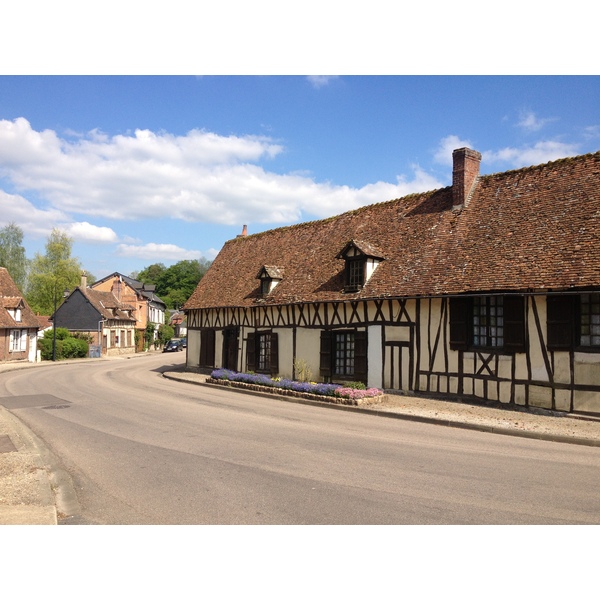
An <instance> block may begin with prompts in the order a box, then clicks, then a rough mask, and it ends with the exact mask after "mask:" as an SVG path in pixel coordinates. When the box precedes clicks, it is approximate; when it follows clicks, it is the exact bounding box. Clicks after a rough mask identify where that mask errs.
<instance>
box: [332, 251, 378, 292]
mask: <svg viewBox="0 0 600 600" xmlns="http://www.w3.org/2000/svg"><path fill="white" fill-rule="evenodd" d="M336 258H340V259H343V260H344V261H345V262H346V267H345V269H344V292H346V293H353V292H358V291H359V290H361V289H362V288H363V287H364V286H365V284H366V283H367V281H369V278H370V277H371V275H373V273H374V272H375V269H376V268H377V265H379V263H380V262H381V261H382V260H384V259H383V256H382V254H381V252H379V251H378V250H377V249H376V248H374V247H373V246H371V245H370V244H367V243H365V242H357V241H355V240H352V241H350V242H348V243H347V244H346V246H345V247H344V249H343V250H342V251H341V252H340V253H339V254H338V255H337V257H336Z"/></svg>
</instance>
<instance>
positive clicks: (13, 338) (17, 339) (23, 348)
mask: <svg viewBox="0 0 600 600" xmlns="http://www.w3.org/2000/svg"><path fill="white" fill-rule="evenodd" d="M8 351H9V352H27V332H26V331H23V330H22V329H11V330H10V340H9V348H8Z"/></svg>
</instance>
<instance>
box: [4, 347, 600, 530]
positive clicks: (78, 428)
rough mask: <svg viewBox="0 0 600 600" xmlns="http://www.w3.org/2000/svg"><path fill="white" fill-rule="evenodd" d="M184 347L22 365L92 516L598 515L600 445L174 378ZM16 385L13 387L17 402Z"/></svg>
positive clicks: (552, 519) (561, 519)
mask: <svg viewBox="0 0 600 600" xmlns="http://www.w3.org/2000/svg"><path fill="white" fill-rule="evenodd" d="M183 360H184V356H182V355H181V354H164V355H163V354H160V355H150V356H137V357H134V358H131V359H123V360H113V361H97V362H96V361H94V362H85V363H82V364H68V365H67V364H65V365H54V366H53V367H52V368H38V369H28V370H24V371H14V372H11V373H7V374H6V375H5V376H4V377H3V378H2V383H0V396H3V403H4V404H5V406H7V407H8V408H9V409H10V410H11V411H13V412H14V414H16V415H17V416H18V417H19V418H20V419H21V420H22V421H23V422H25V423H26V424H27V425H28V426H29V427H30V428H31V429H32V430H33V431H34V432H35V433H36V434H37V435H38V436H39V437H40V438H41V439H43V440H44V441H45V443H46V444H47V446H48V447H49V448H50V450H51V451H52V452H53V453H54V454H55V455H56V456H57V457H59V458H60V460H61V461H62V464H63V466H64V468H65V469H66V470H67V471H68V472H69V473H70V475H71V477H72V480H73V482H74V485H75V490H76V493H77V499H78V503H79V504H78V507H77V513H78V514H76V515H75V517H74V519H75V521H74V522H77V523H90V524H91V523H98V524H558V523H569V524H592V523H594V524H597V523H600V496H599V495H598V493H597V490H598V483H599V477H598V473H599V472H600V470H599V469H600V451H599V450H598V448H590V447H581V446H571V445H566V444H556V443H553V442H545V441H540V440H528V439H522V438H512V437H505V436H498V435H494V434H490V433H483V432H476V431H465V430H459V429H453V428H446V427H439V426H436V425H427V424H419V423H411V422H405V421H401V420H395V419H381V418H377V417H373V416H369V415H364V414H362V415H361V414H354V413H351V412H345V411H337V410H332V409H329V408H322V407H318V406H306V405H302V404H294V403H289V402H284V401H280V400H277V399H274V398H263V397H252V396H248V395H245V394H239V393H236V392H232V391H229V390H226V389H223V390H220V389H214V388H205V387H202V386H193V385H189V384H185V383H179V382H174V381H169V380H166V379H164V378H163V377H162V376H161V371H162V370H163V369H173V368H174V367H175V366H177V365H180V364H181V363H182V361H183ZM7 397H11V398H10V401H9V400H8V399H7Z"/></svg>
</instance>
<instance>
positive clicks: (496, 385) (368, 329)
mask: <svg viewBox="0 0 600 600" xmlns="http://www.w3.org/2000/svg"><path fill="white" fill-rule="evenodd" d="M453 161H454V165H453V179H452V185H451V186H449V187H446V188H443V189H438V190H434V191H430V192H426V193H420V194H412V195H410V196H407V197H404V198H400V199H396V200H391V201H388V202H382V203H379V204H373V205H370V206H365V207H363V208H360V209H358V210H354V211H350V212H346V213H343V214H340V215H338V216H335V217H332V218H329V219H324V220H321V221H314V222H310V223H302V224H299V225H294V226H291V227H283V228H280V229H274V230H271V231H266V232H264V233H260V234H256V235H242V236H238V237H237V238H235V239H232V240H230V241H228V242H227V243H226V244H225V245H224V247H223V249H222V250H221V252H220V253H219V255H218V256H217V258H216V259H215V260H214V261H213V263H212V266H211V267H210V269H209V270H208V272H207V273H206V275H205V276H204V277H203V278H202V280H201V281H200V283H199V284H198V287H197V288H196V290H195V291H194V293H193V294H192V296H191V297H190V298H189V300H188V302H187V303H186V304H185V306H184V310H185V312H186V314H187V321H188V353H187V367H188V368H189V369H210V368H212V367H226V368H232V369H234V370H238V371H244V370H252V371H257V372H265V373H270V374H278V375H281V376H285V377H294V376H295V365H297V364H298V363H297V361H298V360H302V361H304V362H305V363H306V364H308V366H309V368H310V370H311V372H312V374H313V379H314V380H321V381H341V382H343V381H345V380H359V381H363V382H365V383H366V384H368V385H369V386H374V387H380V388H385V389H389V390H397V391H402V392H409V393H423V394H427V395H429V396H431V395H435V394H439V395H452V396H459V397H464V398H471V399H479V400H495V401H500V402H506V403H512V404H516V405H524V406H535V407H543V408H548V409H554V410H559V411H567V412H581V413H594V414H600V152H596V153H593V154H586V155H583V156H577V157H574V158H565V159H561V160H557V161H554V162H550V163H547V164H543V165H538V166H532V167H528V168H523V169H518V170H513V171H507V172H503V173H496V174H492V175H480V174H479V166H480V161H481V155H480V154H479V153H478V152H475V151H474V150H471V149H469V148H461V149H458V150H455V151H454V153H453Z"/></svg>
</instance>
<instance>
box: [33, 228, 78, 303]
mask: <svg viewBox="0 0 600 600" xmlns="http://www.w3.org/2000/svg"><path fill="white" fill-rule="evenodd" d="M72 245H73V240H72V239H71V238H70V237H69V236H68V235H67V234H66V233H65V232H63V231H60V230H59V229H53V230H52V233H51V234H50V235H49V236H48V240H47V242H46V253H45V254H43V255H42V254H39V253H36V255H35V257H34V258H33V260H32V261H31V267H30V271H29V279H28V285H27V301H28V302H29V306H31V308H32V309H33V310H34V311H35V312H39V313H40V314H43V315H51V314H53V313H54V311H55V309H56V308H57V307H58V306H59V303H60V302H61V301H62V300H63V294H64V291H65V290H72V289H73V288H75V287H77V286H78V285H79V284H80V282H81V271H82V269H81V265H80V263H79V261H78V260H77V259H76V258H73V257H72V256H71V247H72Z"/></svg>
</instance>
